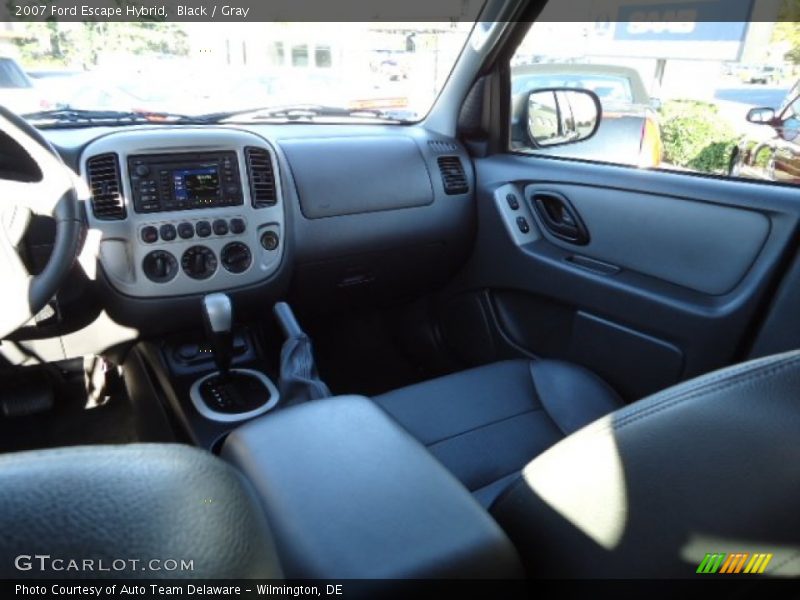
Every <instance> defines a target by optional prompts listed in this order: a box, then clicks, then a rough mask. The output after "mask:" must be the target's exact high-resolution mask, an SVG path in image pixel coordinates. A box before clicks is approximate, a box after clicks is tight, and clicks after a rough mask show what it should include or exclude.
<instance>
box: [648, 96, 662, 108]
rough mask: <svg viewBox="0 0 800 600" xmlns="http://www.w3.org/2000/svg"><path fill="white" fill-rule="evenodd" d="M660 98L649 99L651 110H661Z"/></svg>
mask: <svg viewBox="0 0 800 600" xmlns="http://www.w3.org/2000/svg"><path fill="white" fill-rule="evenodd" d="M661 106H662V102H661V98H650V108H652V109H653V110H661Z"/></svg>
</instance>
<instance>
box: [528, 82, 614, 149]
mask: <svg viewBox="0 0 800 600" xmlns="http://www.w3.org/2000/svg"><path fill="white" fill-rule="evenodd" d="M602 114H603V109H602V108H601V106H600V99H599V98H598V97H597V94H595V93H594V92H592V91H589V90H583V89H575V88H548V89H537V90H532V91H531V92H530V93H529V94H528V101H527V129H528V137H529V138H530V141H531V142H532V143H533V145H534V146H536V147H538V148H549V147H552V146H561V145H564V144H574V143H576V142H582V141H583V140H587V139H589V138H590V137H592V136H593V135H594V134H595V133H596V132H597V128H598V127H599V126H600V119H601V117H602Z"/></svg>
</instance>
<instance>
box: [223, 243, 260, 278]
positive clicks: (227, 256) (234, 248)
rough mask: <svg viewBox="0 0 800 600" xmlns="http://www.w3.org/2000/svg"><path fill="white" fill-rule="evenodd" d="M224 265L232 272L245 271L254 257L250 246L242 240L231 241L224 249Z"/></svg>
mask: <svg viewBox="0 0 800 600" xmlns="http://www.w3.org/2000/svg"><path fill="white" fill-rule="evenodd" d="M220 258H221V260H222V266H223V267H225V270H226V271H230V272H231V273H244V272H245V271H247V269H249V268H250V263H251V262H252V261H253V257H252V255H251V254H250V248H248V247H247V245H246V244H243V243H242V242H231V243H230V244H227V245H226V246H225V247H224V248H223V249H222V255H221V257H220Z"/></svg>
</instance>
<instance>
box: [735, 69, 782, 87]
mask: <svg viewBox="0 0 800 600" xmlns="http://www.w3.org/2000/svg"><path fill="white" fill-rule="evenodd" d="M780 78H781V70H780V68H778V67H776V66H774V65H745V66H743V67H742V68H741V69H740V70H739V79H741V80H742V82H743V83H763V84H768V83H774V82H776V81H779V80H780Z"/></svg>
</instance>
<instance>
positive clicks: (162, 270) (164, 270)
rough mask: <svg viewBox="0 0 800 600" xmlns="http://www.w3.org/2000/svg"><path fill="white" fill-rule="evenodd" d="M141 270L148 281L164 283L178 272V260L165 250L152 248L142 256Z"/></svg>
mask: <svg viewBox="0 0 800 600" xmlns="http://www.w3.org/2000/svg"><path fill="white" fill-rule="evenodd" d="M142 270H143V271H144V274H145V277H147V278H148V279H149V280H150V281H154V282H156V283H166V282H168V281H172V279H173V278H174V277H175V275H177V274H178V261H177V260H176V259H175V257H174V256H172V254H170V253H169V252H167V251H166V250H153V252H150V253H149V254H148V255H147V256H145V257H144V260H143V261H142Z"/></svg>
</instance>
